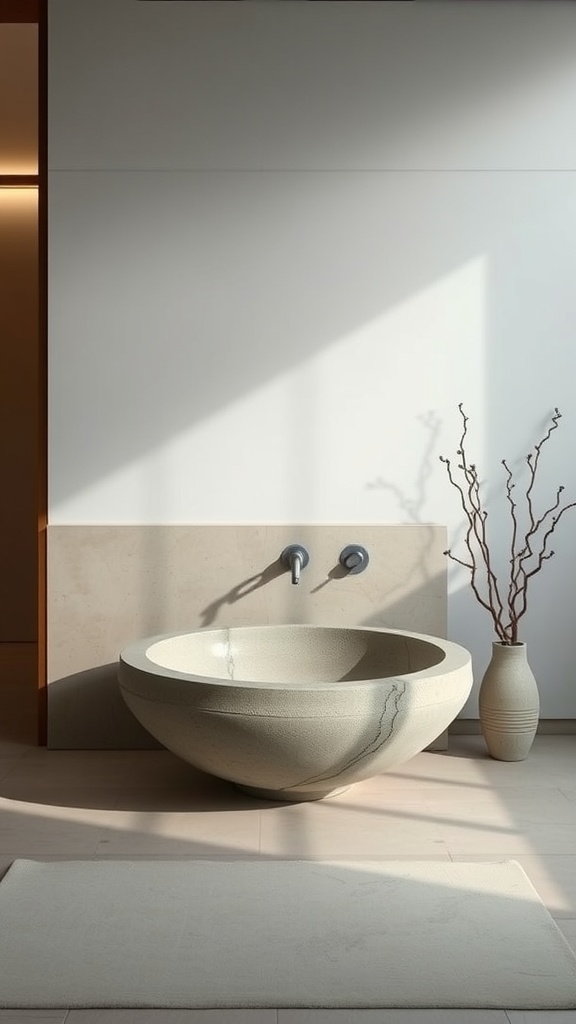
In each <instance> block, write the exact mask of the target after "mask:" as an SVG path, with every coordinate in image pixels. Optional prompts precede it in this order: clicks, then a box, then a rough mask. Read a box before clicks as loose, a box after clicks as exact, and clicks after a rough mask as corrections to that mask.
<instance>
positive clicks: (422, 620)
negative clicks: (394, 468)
mask: <svg viewBox="0 0 576 1024" xmlns="http://www.w3.org/2000/svg"><path fill="white" fill-rule="evenodd" d="M292 543H302V544H304V545H305V547H306V548H307V549H308V551H309V553H310V563H309V565H308V566H307V568H306V569H305V570H303V572H302V577H301V582H300V585H299V586H293V585H292V584H291V582H290V576H289V573H288V571H287V570H286V569H285V568H284V566H283V565H282V564H281V563H280V561H279V557H280V554H281V552H282V550H283V549H284V547H286V546H287V545H288V544H292ZM351 543H358V544H362V545H363V546H364V547H365V548H366V549H367V550H368V552H369V554H370V564H369V566H368V568H367V569H366V571H365V572H363V573H361V574H358V575H350V574H346V573H345V571H344V570H343V569H342V568H341V566H340V565H339V561H338V559H339V554H340V551H341V550H342V548H343V547H345V546H346V545H347V544H351ZM445 548H446V531H445V528H444V527H443V526H438V525H432V524H421V525H420V524H400V525H361V526H358V525H349V524H334V525H325V524H322V525H317V524H314V525H310V524H301V525H290V524H266V525H260V524H258V525H250V524H248V525H240V526H235V525H193V526H184V525H175V526H172V525H166V526H117V525H110V526H101V525H95V526H52V527H50V528H49V530H48V681H49V702H48V719H49V744H50V746H55V747H100V748H117V747H128V748H130V747H147V746H154V745H155V742H154V741H153V740H152V739H151V738H150V737H148V735H147V734H146V733H145V732H144V730H143V729H142V728H141V727H140V726H139V725H138V723H137V722H135V720H133V719H132V716H131V715H130V713H129V712H128V710H127V709H126V708H125V707H124V705H123V702H122V700H121V698H120V697H119V694H118V690H117V684H116V664H117V660H118V655H119V652H120V651H121V650H122V648H123V647H125V646H127V645H128V644H129V643H131V642H132V641H133V640H136V639H138V638H139V637H144V636H152V635H155V634H157V633H166V632H178V631H181V630H188V629H191V630H192V629H198V628H199V627H203V626H214V627H221V626H234V625H256V624H266V623H287V622H309V623H321V624H328V625H349V626H376V627H388V628H394V629H409V630H413V631H415V632H421V633H430V634H432V635H435V636H445V635H446V604H447V587H446V559H445V557H444V555H443V554H442V552H443V551H444V550H445Z"/></svg>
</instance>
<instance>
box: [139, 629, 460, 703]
mask: <svg viewBox="0 0 576 1024" xmlns="http://www.w3.org/2000/svg"><path fill="white" fill-rule="evenodd" d="M239 630H242V631H244V632H250V631H252V630H254V631H256V630H258V631H270V632H273V631H278V630H282V631H286V632H289V633H290V632H296V631H298V632H323V631H326V632H328V631H336V632H344V633H348V632H354V633H370V634H393V635H394V636H400V637H406V638H408V639H413V640H416V641H421V642H424V643H426V644H428V645H430V646H432V647H437V648H438V649H439V650H440V651H441V652H442V654H443V658H442V659H441V660H440V661H438V662H436V663H435V664H433V665H431V666H429V667H428V668H425V669H420V670H418V671H414V672H405V673H398V674H390V675H382V676H367V677H365V678H361V679H351V680H345V681H342V682H340V681H338V680H321V679H318V680H310V681H306V682H304V683H302V682H294V684H291V683H287V682H285V681H282V682H278V681H274V680H266V681H263V680H250V679H230V678H228V677H224V676H205V675H202V674H201V673H199V672H192V671H187V672H182V671H179V670H178V669H173V668H169V667H167V666H165V665H161V664H159V663H158V662H156V661H152V660H151V658H149V657H148V651H149V650H150V648H151V647H153V646H155V645H156V644H159V643H162V642H163V641H165V640H170V639H173V638H178V637H186V636H191V637H193V636H196V635H199V634H205V633H210V632H212V633H231V632H232V633H233V632H235V631H239ZM119 660H120V663H121V665H123V666H126V667H127V668H128V669H132V670H135V671H138V672H142V673H145V674H146V675H152V676H160V677H162V678H168V679H174V680H179V681H182V682H190V683H196V684H201V685H204V686H212V687H216V688H223V687H234V688H242V689H244V688H245V689H254V690H290V689H294V690H298V691H314V690H330V689H334V688H336V689H338V690H340V691H341V690H348V689H350V690H354V689H357V688H358V687H367V686H379V685H381V684H382V683H383V682H388V681H390V680H391V679H394V680H398V681H402V682H405V683H407V684H410V682H416V681H419V680H426V679H432V678H435V677H438V676H443V677H446V676H449V675H453V674H456V673H458V672H460V671H462V670H463V669H466V668H468V666H469V665H470V662H471V655H470V652H469V651H468V650H467V649H466V648H464V647H462V646H461V645H460V644H457V643H454V642H453V641H451V640H445V639H444V638H442V637H437V636H432V635H430V634H427V633H415V632H413V631H411V630H404V629H388V628H386V627H374V626H342V625H337V626H334V625H328V624H317V623H289V624H283V623H276V624H274V623H272V624H270V623H267V624H265V625H255V624H250V625H236V626H216V627H214V626H205V627H200V628H199V629H187V630H177V631H173V632H168V633H159V634H156V635H153V636H147V637H142V638H140V639H139V640H136V641H134V642H132V643H131V644H129V645H128V646H126V647H125V648H124V649H123V650H122V651H121V653H120V659H119ZM121 685H122V681H121Z"/></svg>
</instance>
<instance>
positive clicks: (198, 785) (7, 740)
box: [0, 686, 576, 1024]
mask: <svg viewBox="0 0 576 1024" xmlns="http://www.w3.org/2000/svg"><path fill="white" fill-rule="evenodd" d="M14 696H15V695H14V693H10V688H9V687H6V686H4V687H0V711H1V710H2V704H4V705H5V707H6V708H8V707H9V710H8V711H6V713H5V714H4V715H2V717H1V719H0V723H1V724H0V872H3V871H4V870H6V868H7V867H8V866H9V864H10V863H11V862H12V860H13V859H14V858H16V857H28V858H37V859H39V860H60V859H70V858H87V859H92V858H98V857H105V858H111V857H116V858H134V857H145V858H148V859H149V858H154V857H158V858H171V857H173V858H178V857H187V858H189V857H198V858H206V859H211V860H213V859H216V858H221V859H222V860H229V859H231V858H242V859H260V858H262V859H264V858H283V859H286V858H299V859H301V858H309V859H323V858H330V859H346V858H349V859H354V860H358V859H362V858H366V859H380V858H381V859H383V860H385V859H400V858H406V859H410V858H412V859H421V860H429V859H440V860H466V861H474V860H477V861H481V860H503V859H508V858H513V859H515V860H517V861H519V863H520V864H522V866H523V867H524V869H525V870H526V872H527V874H528V875H529V877H530V878H531V880H532V882H533V884H534V885H535V887H536V889H537V890H538V892H539V893H540V896H541V898H542V900H543V901H544V903H545V904H546V906H547V907H548V909H549V910H550V912H551V914H552V915H553V917H554V918H555V919H556V921H557V923H558V925H559V927H560V928H561V929H562V931H563V932H564V934H565V936H566V938H567V939H568V941H569V942H570V944H571V945H572V947H573V948H575V949H576V736H539V737H538V738H537V740H536V742H535V745H534V747H533V750H532V752H531V754H530V757H529V759H528V760H527V761H525V762H520V763H511V764H506V763H500V762H496V761H492V760H491V759H490V758H489V757H487V755H486V753H485V750H484V747H483V741H482V740H481V738H480V737H476V736H455V737H452V738H451V740H450V747H449V750H448V752H445V753H444V752H443V753H428V752H424V753H422V754H419V755H418V756H417V757H415V758H413V759H412V760H411V761H409V762H408V763H407V764H405V765H403V766H401V767H400V768H398V769H397V770H395V771H393V772H389V773H387V774H386V775H382V776H380V777H378V778H374V779H370V780H368V781H366V782H364V783H360V784H358V785H356V786H354V787H352V788H351V789H349V790H348V791H347V792H345V793H343V794H341V795H340V796H338V797H335V798H333V799H331V800H327V801H323V802H318V803H314V804H299V805H298V804H287V805H282V804H272V803H265V802H262V801H255V800H252V799H250V798H249V797H247V796H245V795H242V794H241V793H239V792H238V791H236V790H235V789H234V788H233V787H231V786H229V785H228V784H226V783H224V782H221V781H219V780H217V779H212V778H209V777H207V776H203V775H201V774H200V773H197V772H195V771H194V770H193V769H191V768H190V767H188V766H187V765H185V764H183V763H182V762H179V761H178V760H177V759H176V758H174V757H172V755H170V754H169V753H168V752H166V751H140V752H138V751H130V752H127V751H108V752H106V751H50V750H46V749H44V748H41V747H37V746H35V741H34V726H33V722H32V717H31V714H30V712H29V708H28V707H27V706H25V705H23V704H22V706H21V707H19V705H18V704H17V702H16V701H15V699H14ZM32 1021H34V1022H44V1024H64V1022H66V1024H576V1010H575V1011H531V1012H526V1011H518V1010H507V1011H504V1010H418V1011H415V1010H233V1011H230V1010H226V1011H223V1010H69V1011H66V1010H51V1011H46V1010H20V1011H17V1010H0V1024H29V1022H32Z"/></svg>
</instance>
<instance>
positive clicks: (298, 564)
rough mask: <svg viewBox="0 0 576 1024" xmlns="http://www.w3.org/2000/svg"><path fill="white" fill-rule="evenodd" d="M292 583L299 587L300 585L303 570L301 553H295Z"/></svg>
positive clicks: (293, 556)
mask: <svg viewBox="0 0 576 1024" xmlns="http://www.w3.org/2000/svg"><path fill="white" fill-rule="evenodd" d="M291 562H292V583H293V584H294V585H295V586H298V584H299V583H300V571H301V569H302V556H301V555H300V554H299V552H295V553H294V554H293V555H292V560H291Z"/></svg>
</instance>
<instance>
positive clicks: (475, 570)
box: [440, 402, 576, 644]
mask: <svg viewBox="0 0 576 1024" xmlns="http://www.w3.org/2000/svg"><path fill="white" fill-rule="evenodd" d="M458 409H459V410H460V415H461V417H462V434H461V437H460V445H459V447H458V449H457V450H456V454H457V455H458V457H459V460H460V461H459V462H458V463H457V466H456V469H454V468H453V466H452V461H451V460H450V459H447V458H446V457H445V456H444V455H441V456H440V461H441V462H443V463H444V465H445V466H446V472H447V474H448V479H449V481H450V483H451V484H452V486H453V487H455V488H456V490H457V491H458V494H459V495H460V504H461V506H462V511H463V513H464V521H465V523H466V532H465V535H464V545H465V547H466V550H467V551H468V559H467V560H466V559H463V558H458V557H457V556H456V555H454V554H453V553H452V551H451V550H450V549H449V550H448V551H445V552H444V554H445V555H448V557H449V558H451V559H452V561H453V562H457V563H458V565H462V566H464V568H465V569H468V571H469V572H470V583H471V586H472V591H473V593H474V596H475V597H476V599H477V600H478V602H479V603H480V604H481V605H482V607H483V608H485V609H486V610H487V611H488V612H489V613H490V615H491V617H492V622H493V624H494V629H495V632H496V635H497V637H498V639H499V640H500V641H501V642H502V643H503V644H516V643H518V623H519V622H520V619H521V618H522V616H523V615H524V614H525V613H526V608H527V595H528V582H529V580H530V579H532V577H533V576H535V575H536V573H537V572H540V569H541V568H542V566H543V565H544V562H546V561H548V560H549V559H550V558H552V556H553V555H554V551H552V550H550V548H549V546H548V545H549V541H550V538H551V536H552V534H553V533H554V530H555V529H556V526H557V525H558V523H559V522H560V519H561V518H562V516H563V515H564V513H565V512H567V511H568V509H569V508H575V507H576V501H572V502H570V503H569V504H562V492H563V491H564V487H563V486H560V487H558V488H557V490H556V498H555V501H554V503H553V504H552V505H550V507H549V508H547V509H546V510H545V511H544V512H543V513H542V514H541V515H538V514H537V513H536V512H535V510H534V501H533V489H534V484H535V481H536V473H537V470H538V464H539V461H540V455H541V452H542V448H543V446H544V445H545V444H546V442H547V441H549V440H550V437H551V435H552V432H553V431H554V430H556V429H557V428H558V423H559V420H560V419H561V414H560V412H559V411H558V409H555V410H554V414H553V415H552V417H551V421H550V425H549V427H548V430H547V431H546V433H545V435H544V437H543V438H542V439H541V441H539V442H538V444H536V445H535V446H534V448H533V450H532V451H531V452H530V454H529V455H527V456H526V463H527V466H528V485H527V487H526V490H525V493H524V498H523V504H524V506H525V526H524V529H523V530H522V528H521V525H520V520H519V507H518V502H517V501H516V498H515V494H514V492H515V488H516V483H515V481H514V474H513V472H512V470H511V469H510V467H509V465H508V463H507V461H506V459H502V466H503V467H504V472H505V474H506V483H505V486H506V499H507V501H508V505H509V509H510V517H511V540H510V559H509V576H508V588H507V593H506V594H504V591H503V589H502V588H501V586H500V584H499V582H498V578H497V576H496V573H495V572H494V568H493V565H492V558H491V554H490V547H489V544H488V536H487V528H486V524H487V519H488V511H487V509H486V508H485V506H484V505H483V502H482V495H481V489H480V479H479V476H478V471H477V469H476V465H475V464H474V463H473V462H469V461H468V456H467V454H466V438H467V434H468V417H467V416H466V414H465V412H464V409H463V406H462V402H460V404H459V406H458ZM456 471H459V474H458V475H457V473H456Z"/></svg>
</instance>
